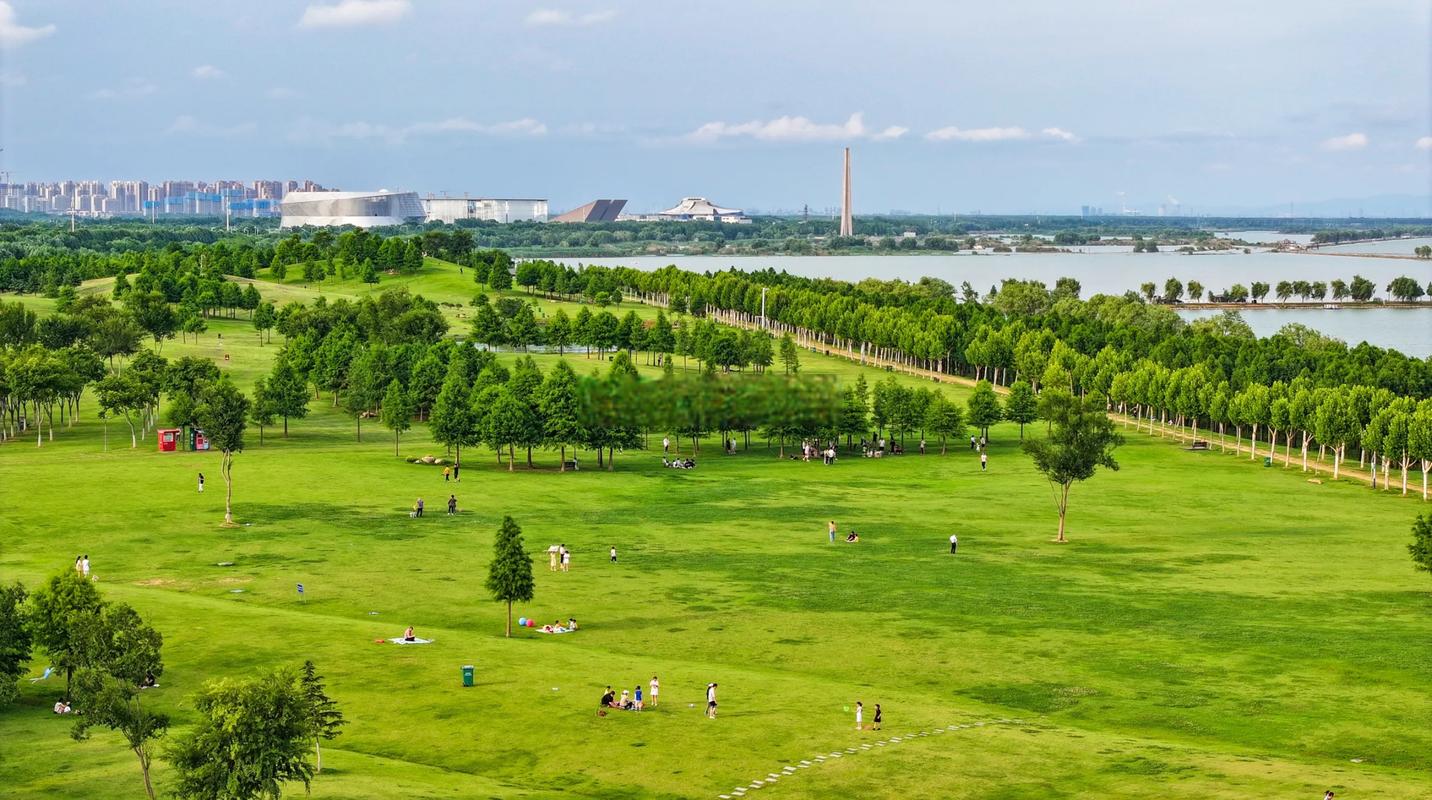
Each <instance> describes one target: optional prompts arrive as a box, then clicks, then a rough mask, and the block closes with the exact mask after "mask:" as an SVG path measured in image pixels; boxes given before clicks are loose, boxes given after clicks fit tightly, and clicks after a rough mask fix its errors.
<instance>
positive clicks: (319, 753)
mask: <svg viewBox="0 0 1432 800" xmlns="http://www.w3.org/2000/svg"><path fill="white" fill-rule="evenodd" d="M298 690H299V694H300V695H301V696H302V697H303V700H304V702H305V703H306V704H307V706H308V708H307V712H308V713H307V717H308V726H309V736H310V737H311V738H312V739H313V764H314V769H313V771H314V772H315V773H318V772H322V771H323V748H322V745H321V742H322V741H323V740H324V739H327V740H329V741H332V740H334V739H337V738H338V734H339V730H338V729H339V728H341V727H343V725H344V724H345V720H344V719H343V712H342V711H339V710H338V703H336V702H334V700H333V698H331V697H329V696H328V693H327V692H326V691H325V689H324V686H323V676H321V675H319V674H318V668H317V667H315V666H314V665H313V662H312V661H305V662H303V667H302V668H301V669H299V672H298Z"/></svg>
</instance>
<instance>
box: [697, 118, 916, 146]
mask: <svg viewBox="0 0 1432 800" xmlns="http://www.w3.org/2000/svg"><path fill="white" fill-rule="evenodd" d="M909 130H910V129H909V128H902V127H900V126H899V125H891V126H889V127H888V128H882V129H880V130H874V129H871V128H867V127H866V126H865V117H864V115H863V114H861V113H860V112H858V111H857V112H856V113H854V114H851V115H850V118H849V119H847V120H846V121H845V122H812V121H811V120H809V119H807V118H806V117H777V118H775V119H771V120H752V121H750V122H738V123H730V122H708V123H706V124H705V125H702V126H701V127H699V128H697V129H696V130H694V131H692V132H691V133H688V134H686V136H684V137H683V138H684V139H686V140H687V141H691V142H717V141H720V140H722V139H735V138H751V139H759V140H761V141H767V142H827V141H839V140H848V139H870V140H874V141H889V140H891V139H899V138H900V137H901V136H904V135H905V134H906V133H908V132H909Z"/></svg>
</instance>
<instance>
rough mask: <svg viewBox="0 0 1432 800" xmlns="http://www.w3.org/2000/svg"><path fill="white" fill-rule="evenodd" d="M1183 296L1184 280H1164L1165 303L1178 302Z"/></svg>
mask: <svg viewBox="0 0 1432 800" xmlns="http://www.w3.org/2000/svg"><path fill="white" fill-rule="evenodd" d="M1182 298H1183V281H1181V280H1179V279H1178V278H1169V279H1168V280H1166V281H1164V293H1163V299H1164V302H1165V303H1177V302H1179V301H1180V300H1181V299H1182Z"/></svg>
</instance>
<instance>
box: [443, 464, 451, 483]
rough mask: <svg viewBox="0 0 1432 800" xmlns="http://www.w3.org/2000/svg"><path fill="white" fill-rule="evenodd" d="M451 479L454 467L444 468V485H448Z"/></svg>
mask: <svg viewBox="0 0 1432 800" xmlns="http://www.w3.org/2000/svg"><path fill="white" fill-rule="evenodd" d="M451 478H452V467H443V483H447V482H448V481H449V480H450V479H451Z"/></svg>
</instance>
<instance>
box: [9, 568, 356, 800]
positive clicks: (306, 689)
mask: <svg viewBox="0 0 1432 800" xmlns="http://www.w3.org/2000/svg"><path fill="white" fill-rule="evenodd" d="M163 643H164V637H163V636H162V635H161V634H160V633H159V631H157V630H155V629H154V628H153V627H152V626H150V625H149V624H148V623H147V622H145V621H144V620H143V619H142V618H141V617H140V615H139V614H138V612H136V611H135V610H134V609H133V608H131V607H130V606H129V605H126V604H124V603H117V602H112V601H108V600H105V599H104V598H103V597H101V596H100V593H99V590H98V588H97V587H96V585H95V584H94V583H93V582H92V581H90V580H89V579H88V578H86V577H84V576H82V575H80V574H79V572H78V571H76V570H72V569H66V570H64V571H63V572H60V573H59V574H57V575H55V576H53V577H51V578H50V579H49V580H48V581H46V582H45V583H44V584H43V585H41V586H40V587H39V588H38V589H36V590H35V592H34V594H33V595H29V594H27V592H26V590H25V588H24V587H23V586H22V585H20V584H19V583H16V584H12V585H10V586H0V705H3V704H5V703H8V702H10V701H11V700H12V699H14V697H15V696H16V694H17V683H18V681H19V680H20V678H21V676H22V675H24V674H25V670H26V664H27V663H28V662H29V661H30V659H31V657H32V649H33V648H36V647H38V648H39V649H40V650H43V651H44V653H45V655H46V657H47V658H48V659H49V662H50V664H51V665H52V666H53V667H55V668H56V669H58V670H61V671H63V673H64V677H65V691H64V695H63V701H64V702H65V703H67V704H69V705H70V706H71V708H73V709H74V714H75V716H74V717H73V719H74V726H73V728H72V730H71V734H72V736H73V737H74V738H75V739H76V740H81V741H82V740H85V739H88V738H89V737H90V736H91V734H92V732H93V731H94V730H95V729H96V728H103V729H107V730H110V731H112V732H114V733H117V734H119V736H120V737H121V738H122V739H123V740H124V743H125V746H126V747H128V748H129V750H130V752H131V753H133V754H134V757H135V759H136V760H137V761H138V763H139V770H140V774H141V777H142V779H143V782H144V791H145V794H146V795H147V796H148V797H149V798H150V800H153V798H154V797H155V791H154V784H153V781H152V780H151V778H150V769H151V766H152V765H153V761H154V757H155V755H156V750H155V748H156V745H157V743H158V741H159V740H160V739H161V738H163V737H164V736H165V735H166V733H167V732H168V729H169V724H170V720H169V717H168V716H167V715H166V714H163V713H161V712H158V711H156V710H154V709H153V708H151V707H150V705H149V704H148V703H147V702H146V701H145V697H146V694H145V692H144V691H143V689H144V688H145V687H147V686H149V685H152V684H155V683H156V682H157V680H158V678H159V677H160V676H161V675H163V674H164V662H163V658H162V656H161V653H160V651H161V649H162V646H163ZM193 704H194V708H195V710H196V711H197V712H198V714H199V722H198V724H197V725H196V726H195V727H194V728H193V729H192V730H191V731H189V732H188V733H187V734H186V735H184V736H181V737H179V738H177V739H176V740H175V741H173V742H172V743H171V745H170V746H169V747H168V748H167V750H166V752H165V755H166V757H167V759H168V760H169V761H170V763H171V764H172V765H173V767H174V769H175V771H176V773H177V777H176V781H175V786H174V788H173V792H174V794H175V796H177V797H179V798H183V799H185V800H189V799H192V800H215V799H216V798H233V799H235V800H240V799H242V800H247V799H248V798H258V797H278V795H279V792H280V789H281V787H282V785H283V784H285V783H288V782H291V781H301V782H302V783H303V784H304V786H305V788H306V787H307V786H308V785H309V783H310V781H311V780H312V778H313V775H314V774H315V773H316V772H319V771H321V770H322V764H323V761H322V750H321V744H320V743H321V742H322V741H324V740H329V739H333V738H335V737H336V736H337V735H338V733H339V730H340V728H341V726H342V725H343V724H344V720H343V714H342V712H340V711H339V710H338V707H337V704H336V703H335V702H334V701H333V700H332V698H330V697H329V696H328V694H327V692H326V689H325V687H324V683H323V679H322V677H321V676H319V674H318V672H317V669H316V668H315V667H314V665H313V662H311V661H309V662H305V663H304V665H303V666H302V667H301V668H299V669H279V670H275V671H273V672H270V673H267V674H265V675H263V676H262V677H259V678H256V679H253V680H247V681H228V680H224V681H217V682H213V683H210V684H208V685H207V686H206V687H205V688H204V689H203V691H201V692H200V693H199V694H198V695H197V696H195V698H194V700H193ZM310 746H311V747H313V755H314V761H312V762H310V760H309V748H310Z"/></svg>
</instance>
